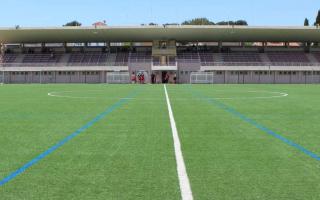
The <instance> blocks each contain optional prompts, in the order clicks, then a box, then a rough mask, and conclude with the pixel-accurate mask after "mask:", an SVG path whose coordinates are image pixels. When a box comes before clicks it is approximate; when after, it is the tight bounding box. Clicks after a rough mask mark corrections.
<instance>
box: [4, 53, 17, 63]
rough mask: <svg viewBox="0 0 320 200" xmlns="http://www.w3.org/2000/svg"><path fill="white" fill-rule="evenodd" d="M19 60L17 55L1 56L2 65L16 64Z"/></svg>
mask: <svg viewBox="0 0 320 200" xmlns="http://www.w3.org/2000/svg"><path fill="white" fill-rule="evenodd" d="M16 58H17V54H4V55H3V56H1V63H14V61H15V60H16Z"/></svg>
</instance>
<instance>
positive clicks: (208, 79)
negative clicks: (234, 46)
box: [190, 72, 214, 84]
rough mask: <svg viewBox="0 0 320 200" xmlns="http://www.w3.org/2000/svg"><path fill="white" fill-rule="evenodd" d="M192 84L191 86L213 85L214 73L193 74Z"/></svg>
mask: <svg viewBox="0 0 320 200" xmlns="http://www.w3.org/2000/svg"><path fill="white" fill-rule="evenodd" d="M190 83H191V84H213V83H214V73H213V72H191V73H190Z"/></svg>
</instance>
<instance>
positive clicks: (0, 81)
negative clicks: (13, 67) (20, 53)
mask: <svg viewBox="0 0 320 200" xmlns="http://www.w3.org/2000/svg"><path fill="white" fill-rule="evenodd" d="M3 84H4V71H0V85H3Z"/></svg>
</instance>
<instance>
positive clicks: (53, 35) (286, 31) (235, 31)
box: [0, 26, 320, 44]
mask: <svg viewBox="0 0 320 200" xmlns="http://www.w3.org/2000/svg"><path fill="white" fill-rule="evenodd" d="M154 40H175V41H178V42H320V28H319V27H253V26H133V27H115V26H113V27H110V26H97V27H59V28H1V29H0V42H1V43H7V44H8V43H60V42H61V43H62V42H151V41H154Z"/></svg>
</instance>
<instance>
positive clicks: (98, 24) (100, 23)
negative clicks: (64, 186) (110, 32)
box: [92, 20, 107, 27]
mask: <svg viewBox="0 0 320 200" xmlns="http://www.w3.org/2000/svg"><path fill="white" fill-rule="evenodd" d="M92 26H95V27H97V26H107V24H106V21H105V20H104V21H103V22H96V23H93V24H92Z"/></svg>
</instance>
